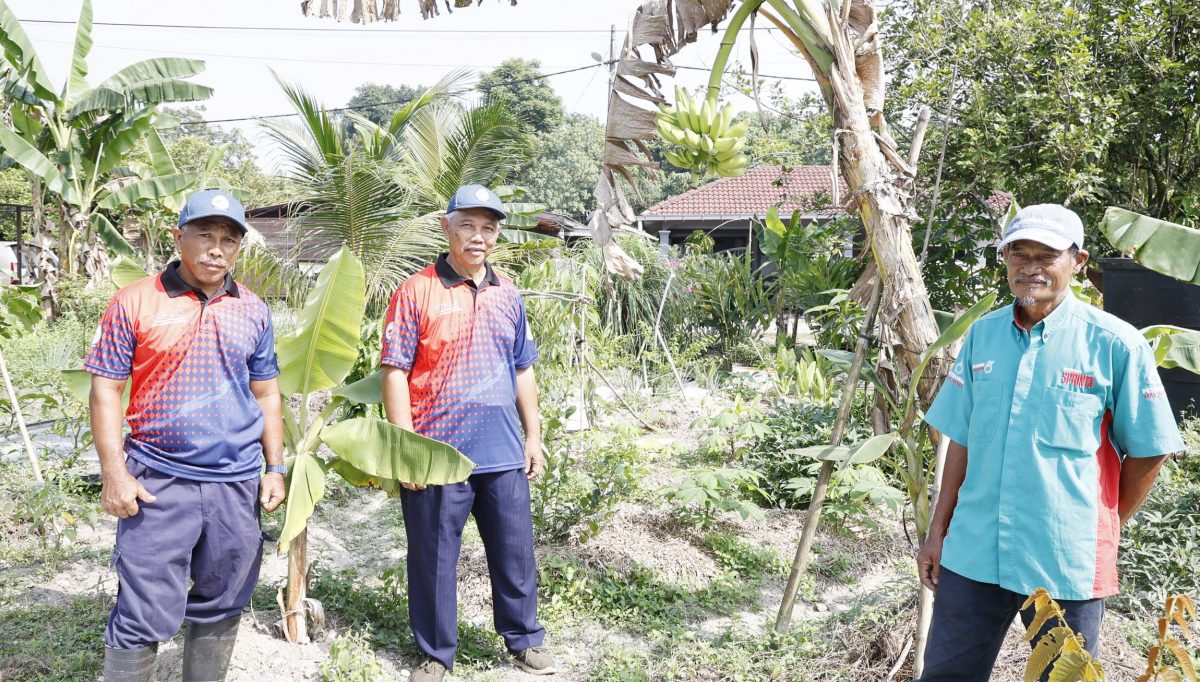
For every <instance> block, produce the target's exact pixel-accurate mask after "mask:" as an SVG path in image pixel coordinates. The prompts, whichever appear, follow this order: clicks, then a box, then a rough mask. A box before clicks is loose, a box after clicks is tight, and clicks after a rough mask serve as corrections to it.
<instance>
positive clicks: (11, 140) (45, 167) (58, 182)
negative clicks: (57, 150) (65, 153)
mask: <svg viewBox="0 0 1200 682" xmlns="http://www.w3.org/2000/svg"><path fill="white" fill-rule="evenodd" d="M2 6H3V5H2V4H0V7H2ZM0 15H2V14H0ZM0 149H2V150H3V151H4V153H5V155H7V156H8V157H9V158H11V159H12V160H13V161H15V162H16V163H17V164H18V165H20V166H21V167H22V168H24V169H25V170H27V171H29V172H30V173H32V174H34V175H35V176H37V177H38V178H40V179H41V180H42V182H44V183H46V189H48V190H50V191H51V192H54V193H55V194H58V195H60V196H62V197H64V198H67V200H68V202H69V203H75V202H74V201H73V199H74V196H75V189H74V187H72V186H71V184H70V183H69V182H67V180H66V178H64V177H63V175H62V173H60V172H59V170H58V166H55V165H54V163H52V162H51V161H50V159H47V158H46V156H45V155H44V154H42V153H41V152H39V151H38V150H37V149H36V148H34V146H33V145H31V144H29V143H28V142H26V141H25V140H24V139H23V138H22V137H21V136H20V135H17V134H16V133H15V132H13V131H12V129H10V128H9V127H8V126H0Z"/></svg>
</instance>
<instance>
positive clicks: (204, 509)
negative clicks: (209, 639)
mask: <svg viewBox="0 0 1200 682" xmlns="http://www.w3.org/2000/svg"><path fill="white" fill-rule="evenodd" d="M125 466H126V469H127V470H128V471H129V473H130V474H131V475H132V476H133V477H134V478H136V479H137V480H138V481H140V482H141V484H142V485H143V486H145V488H146V490H148V491H150V494H151V495H154V496H155V497H156V498H157V499H156V500H155V501H154V502H151V503H145V502H139V503H138V506H139V507H140V509H139V510H138V513H137V514H136V515H134V516H130V517H128V518H124V519H120V520H119V521H118V522H117V545H116V549H115V550H114V551H113V565H114V566H115V567H116V569H117V577H118V578H119V580H120V583H119V587H118V589H117V603H116V605H115V606H114V607H113V610H112V614H111V615H109V618H108V628H107V629H106V630H105V633H104V643H105V644H106V645H108V646H110V647H113V648H115V649H140V648H142V647H145V646H149V645H151V644H154V643H155V642H165V641H167V640H169V639H171V638H172V637H174V636H175V633H176V632H178V631H179V627H180V626H181V625H183V621H184V620H188V621H190V622H193V623H216V622H218V621H222V620H225V619H226V618H232V617H233V616H237V615H240V614H241V613H242V609H243V608H245V606H246V604H247V603H248V602H249V601H250V595H251V594H252V593H253V592H254V584H255V582H257V580H258V569H259V564H260V562H261V560H262V531H261V529H260V528H259V520H258V477H257V476H256V477H255V478H254V479H252V480H249V481H238V482H234V483H202V482H200V481H191V480H187V479H183V478H176V477H175V476H169V475H167V474H163V473H160V472H158V471H155V470H154V469H151V468H149V467H147V466H146V465H144V464H142V463H141V462H139V461H137V460H135V459H133V458H132V457H130V458H128V459H127V460H126V462H125ZM189 583H190V584H189Z"/></svg>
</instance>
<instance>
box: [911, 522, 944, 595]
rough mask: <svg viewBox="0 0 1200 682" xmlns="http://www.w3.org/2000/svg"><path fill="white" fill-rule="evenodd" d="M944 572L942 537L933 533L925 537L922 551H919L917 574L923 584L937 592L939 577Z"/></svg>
mask: <svg viewBox="0 0 1200 682" xmlns="http://www.w3.org/2000/svg"><path fill="white" fill-rule="evenodd" d="M941 573H942V538H940V537H937V538H935V537H933V536H932V535H931V536H929V537H927V538H925V544H923V545H921V551H919V552H917V575H919V576H920V577H921V584H922V585H924V586H925V587H928V588H929V590H930V591H931V592H937V584H938V578H939V577H940V576H941Z"/></svg>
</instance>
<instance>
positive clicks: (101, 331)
mask: <svg viewBox="0 0 1200 682" xmlns="http://www.w3.org/2000/svg"><path fill="white" fill-rule="evenodd" d="M103 334H104V327H96V333H95V334H92V346H93V347H94V346H95V345H96V344H98V343H100V336H101V335H103Z"/></svg>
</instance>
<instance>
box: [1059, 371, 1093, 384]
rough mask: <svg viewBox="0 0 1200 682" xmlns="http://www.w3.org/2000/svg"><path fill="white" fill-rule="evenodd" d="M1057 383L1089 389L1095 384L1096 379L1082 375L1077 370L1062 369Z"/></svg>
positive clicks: (1088, 375)
mask: <svg viewBox="0 0 1200 682" xmlns="http://www.w3.org/2000/svg"><path fill="white" fill-rule="evenodd" d="M1059 383H1061V384H1066V385H1067V386H1077V387H1079V388H1091V387H1092V386H1094V385H1095V384H1096V377H1094V376H1091V375H1090V374H1084V373H1083V372H1080V371H1079V370H1077V369H1064V370H1063V373H1062V378H1061V379H1059Z"/></svg>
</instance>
